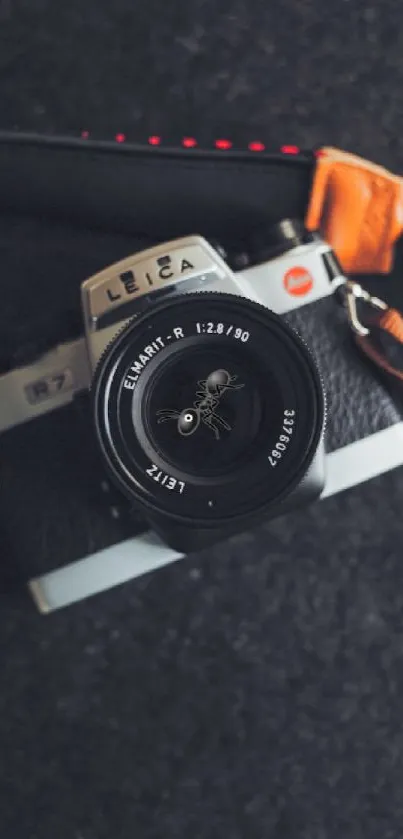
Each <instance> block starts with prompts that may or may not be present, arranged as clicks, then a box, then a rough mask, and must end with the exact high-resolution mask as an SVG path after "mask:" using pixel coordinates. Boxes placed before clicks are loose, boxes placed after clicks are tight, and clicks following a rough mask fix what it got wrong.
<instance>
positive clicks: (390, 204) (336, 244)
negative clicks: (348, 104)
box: [305, 147, 403, 274]
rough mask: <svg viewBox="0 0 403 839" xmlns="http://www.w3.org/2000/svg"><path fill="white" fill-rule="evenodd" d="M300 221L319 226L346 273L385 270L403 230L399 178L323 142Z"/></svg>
mask: <svg viewBox="0 0 403 839" xmlns="http://www.w3.org/2000/svg"><path fill="white" fill-rule="evenodd" d="M305 224H306V227H307V228H308V230H320V232H321V234H322V236H323V238H324V239H326V241H327V242H329V244H330V245H332V247H333V249H334V251H335V253H336V255H337V256H338V258H339V261H340V263H341V265H342V267H343V269H344V271H345V272H346V273H347V274H360V273H361V274H362V273H364V274H370V273H378V272H379V273H388V272H389V271H390V270H391V267H392V263H393V246H394V244H395V242H396V240H397V239H398V238H399V236H400V235H401V234H402V231H403V179H402V178H400V177H398V176H397V175H393V174H392V173H391V172H388V170H387V169H384V168H383V167H382V166H377V165H376V164H375V163H370V162H369V161H368V160H363V159H362V158H361V157H358V156H357V155H354V154H348V153H347V152H343V151H339V150H338V149H335V148H332V147H325V148H323V149H322V150H321V151H320V153H319V156H318V158H317V164H316V168H315V174H314V179H313V184H312V192H311V197H310V202H309V206H308V211H307V214H306V218H305Z"/></svg>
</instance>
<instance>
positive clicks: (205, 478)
mask: <svg viewBox="0 0 403 839" xmlns="http://www.w3.org/2000/svg"><path fill="white" fill-rule="evenodd" d="M93 393H94V408H95V420H96V429H97V434H98V439H99V442H100V444H101V448H102V451H103V454H104V457H105V459H106V461H107V464H108V466H109V468H110V469H111V471H112V473H113V474H114V476H115V478H116V479H117V481H118V482H119V484H120V486H121V487H122V489H123V490H124V491H125V492H126V493H127V494H128V495H129V497H130V498H131V499H132V500H134V501H137V502H138V503H139V504H140V505H143V506H144V507H145V508H148V509H149V510H150V511H152V512H154V513H158V512H159V513H162V514H164V515H165V516H171V517H172V519H173V520H175V521H177V522H182V523H188V524H189V523H194V524H197V525H198V526H199V527H203V525H205V526H206V527H209V526H210V527H212V526H213V524H214V526H216V525H218V526H219V525H221V524H223V525H224V524H225V523H227V522H231V521H232V522H233V521H234V520H235V519H236V520H237V521H239V523H240V525H241V526H243V525H244V524H245V525H246V526H247V519H248V517H249V516H251V515H252V514H255V513H256V512H257V511H260V510H263V509H267V508H268V506H270V505H271V504H273V503H276V502H278V501H279V500H281V499H283V498H284V497H285V496H286V495H287V494H288V493H289V492H290V491H292V490H293V489H294V488H295V487H296V486H297V485H298V483H299V482H300V481H302V479H303V477H304V475H305V474H306V472H307V470H308V468H309V466H310V463H311V462H312V459H313V457H314V455H315V452H316V449H317V447H318V444H319V441H320V439H321V435H322V429H323V422H324V405H323V394H322V388H321V383H320V379H319V375H318V373H317V370H316V367H315V364H314V362H313V360H312V358H311V355H310V353H309V352H308V350H307V348H306V347H305V345H304V344H303V343H302V341H301V340H300V339H299V338H298V336H297V335H296V334H295V333H294V332H292V331H291V329H289V328H288V327H287V325H286V324H285V323H284V322H283V321H282V320H281V319H280V318H279V317H278V316H276V315H274V314H273V313H272V312H270V311H269V310H268V309H265V308H264V307H262V306H260V305H258V304H256V303H253V302H251V301H250V300H247V299H244V298H240V297H235V296H233V295H229V294H217V293H196V294H187V295H181V296H178V297H176V298H172V299H171V300H169V301H165V302H163V303H159V304H157V305H156V306H154V307H150V309H149V310H148V311H147V312H146V313H145V314H143V315H141V316H139V317H138V318H137V319H136V320H134V321H132V322H131V323H130V324H129V326H128V327H127V328H126V329H124V330H123V332H122V333H121V334H120V335H119V336H118V337H117V339H116V340H115V341H114V342H113V344H112V345H111V346H110V347H109V349H108V350H107V352H106V354H105V355H104V357H103V359H102V360H101V362H100V364H99V367H98V370H97V373H96V376H95V380H94V385H93Z"/></svg>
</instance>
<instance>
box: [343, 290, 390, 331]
mask: <svg viewBox="0 0 403 839" xmlns="http://www.w3.org/2000/svg"><path fill="white" fill-rule="evenodd" d="M342 288H343V292H344V304H345V307H346V310H347V315H348V319H349V323H350V326H351V329H352V330H353V332H354V333H355V334H356V335H360V336H361V337H365V336H367V335H369V334H370V330H369V329H368V327H367V326H364V324H363V323H361V321H360V318H359V316H358V307H357V302H358V300H362V301H363V302H364V303H367V304H368V305H369V306H370V307H371V308H372V309H378V311H382V312H386V311H387V310H388V308H389V306H388V304H387V303H385V301H384V300H381V299H380V298H379V297H374V296H373V295H372V294H370V293H369V291H367V290H366V289H365V288H363V287H362V285H360V284H359V283H357V282H355V281H354V280H346V281H345V283H343V286H342Z"/></svg>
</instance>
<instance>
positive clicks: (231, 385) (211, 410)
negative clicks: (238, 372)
mask: <svg viewBox="0 0 403 839" xmlns="http://www.w3.org/2000/svg"><path fill="white" fill-rule="evenodd" d="M237 378H238V377H237V376H231V375H230V373H229V372H228V370H214V371H213V372H212V373H210V375H209V376H208V377H207V379H203V380H201V381H198V382H197V386H198V388H200V389H199V390H197V391H196V397H197V398H196V399H195V401H194V402H193V407H192V408H184V409H183V411H170V410H161V411H157V417H158V422H159V423H161V422H166V421H167V420H171V419H175V420H177V428H178V431H179V434H181V435H182V437H190V436H191V435H192V434H194V433H195V431H196V430H197V429H198V427H199V425H200V423H201V422H203V423H204V424H205V425H207V427H208V428H210V429H211V430H212V431H213V432H214V436H215V438H216V440H219V439H220V431H221V430H222V429H225V430H226V431H231V426H230V425H229V424H228V423H227V422H226V420H225V419H223V417H220V415H219V414H217V413H216V410H215V409H216V407H217V405H218V404H219V402H220V399H221V397H222V395H223V393H225V392H226V391H227V390H240V389H241V388H242V387H245V385H243V384H236V379H237Z"/></svg>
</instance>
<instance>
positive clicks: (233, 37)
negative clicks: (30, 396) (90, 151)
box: [0, 0, 403, 839]
mask: <svg viewBox="0 0 403 839" xmlns="http://www.w3.org/2000/svg"><path fill="white" fill-rule="evenodd" d="M137 6H138V8H137V9H135V7H134V4H133V3H129V2H124V0H117V2H116V3H115V4H114V8H112V4H111V3H109V2H107V0H102V1H101V0H89V2H87V3H86V4H82V3H81V2H78V0H71V2H70V3H69V4H63V5H62V4H56V3H52V2H51V0H36V2H32V0H23V1H22V0H19V2H17V1H16V0H2V2H1V4H0V17H1V37H2V44H1V50H0V67H1V81H0V91H1V97H0V117H1V118H0V124H1V127H4V128H18V129H21V130H25V129H36V130H41V131H49V132H54V133H57V132H64V133H75V132H76V133H78V132H79V131H80V129H81V128H82V127H86V128H91V130H92V131H94V132H95V133H98V134H99V135H100V136H110V135H112V134H113V133H114V132H115V131H116V130H123V131H127V132H128V133H132V134H133V135H134V134H136V135H137V136H142V135H146V134H147V133H149V132H150V131H153V132H154V131H163V132H166V133H173V134H175V133H179V132H181V131H185V132H186V133H197V134H198V136H205V137H208V136H209V134H210V133H212V132H215V131H219V132H220V133H221V131H226V132H230V131H234V132H238V131H239V132H241V131H242V128H244V126H245V124H249V125H250V126H251V133H252V129H253V133H254V134H255V133H256V131H257V130H258V128H259V129H260V128H261V129H262V130H264V134H265V136H266V137H267V138H268V139H269V140H270V141H271V142H272V144H278V143H280V142H298V143H300V144H301V145H304V146H310V145H312V144H316V143H320V142H332V143H334V144H336V145H341V146H343V147H345V148H349V149H351V150H354V151H358V152H360V153H363V154H365V155H367V156H370V157H372V158H374V159H377V160H379V161H381V162H383V163H385V164H387V165H389V166H391V167H393V168H395V169H396V170H400V171H403V150H402V145H401V140H400V138H401V134H402V126H403V107H402V90H403V59H402V55H403V17H402V12H401V5H400V3H398V2H397V0H384V2H383V3H382V5H379V6H378V7H372V6H370V5H368V4H367V3H363V2H358V0H356V2H352V1H351V2H349V1H347V2H339V3H337V4H334V6H333V7H332V8H329V9H328V8H326V9H325V7H324V4H323V2H319V0H312V2H308V0H303V2H296V1H295V0H294V2H290V0H288V2H282V3H281V4H280V3H275V4H269V3H264V4H263V3H260V2H259V3H255V4H247V3H245V2H244V1H243V0H242V2H232V3H230V2H226V3H221V4H220V8H219V9H218V7H217V4H216V3H215V2H213V0H209V1H207V0H199V2H180V3H175V4H167V3H163V2H162V0H149V2H148V3H147V4H146V6H145V10H144V11H140V7H139V4H137ZM0 480H1V473H0ZM402 497H403V473H402V471H401V470H399V471H397V472H395V473H391V474H390V475H388V476H384V477H382V478H379V479H377V480H375V481H373V482H371V483H370V484H368V485H366V486H365V487H362V488H360V489H356V490H354V491H351V492H348V493H346V494H344V495H343V496H341V497H339V498H336V499H330V500H328V501H325V502H322V503H321V504H320V505H316V507H314V508H311V509H310V510H308V511H303V512H300V513H298V514H296V515H293V516H289V517H287V518H285V519H282V520H278V521H277V522H275V523H274V524H273V523H272V524H270V525H266V526H264V527H263V528H262V529H261V530H260V531H258V532H256V533H254V534H247V535H244V536H242V537H239V538H237V539H234V540H233V541H232V542H231V543H230V544H229V545H228V547H227V548H226V549H225V550H223V549H222V548H217V549H215V550H214V551H213V552H212V553H211V554H210V555H209V556H206V555H202V556H200V557H197V558H193V559H192V560H191V561H186V562H180V563H178V564H177V565H175V566H172V567H170V568H168V569H165V570H162V571H160V572H158V573H157V574H155V575H152V576H151V577H148V578H144V579H141V580H139V581H136V582H133V583H131V584H129V585H127V586H125V587H123V588H121V589H117V590H115V591H113V592H110V593H108V594H105V595H103V596H101V597H98V598H96V599H94V600H93V601H91V602H89V603H87V604H81V605H79V606H77V607H74V608H72V609H70V610H67V611H64V612H62V613H60V614H56V615H55V616H53V617H50V618H47V619H44V618H40V617H39V616H37V615H36V614H35V612H34V610H33V608H32V606H31V604H30V603H29V601H28V599H27V600H26V601H24V600H23V598H22V597H17V598H8V599H3V600H2V602H1V617H0V623H1V632H0V646H1V668H2V669H1V692H0V711H1V713H0V754H1V756H2V763H3V781H2V789H1V793H0V824H1V834H2V835H4V836H12V837H15V839H54V837H55V836H57V837H58V839H107V838H108V839H109V838H110V837H113V839H126V837H127V838H128V839H129V837H130V839H132V837H136V839H137V837H138V838H139V839H143V837H144V839H154V838H155V839H171V837H173V839H185V837H186V839H188V837H192V839H193V837H194V839H196V837H200V839H215V837H217V839H218V837H219V839H221V837H223V836H225V837H231V839H254V837H256V839H261V837H278V836H281V837H287V839H297V838H298V839H300V837H301V838H302V837H303V839H339V838H340V837H341V836H343V839H361V837H362V839H364V837H365V839H372V837H374V839H375V837H376V839H379V837H380V836H381V837H382V839H392V837H393V839H394V837H396V838H397V837H399V838H400V837H401V836H402V832H403V792H402V790H403V728H402V721H401V720H402V713H401V708H402V691H403V567H402V558H403V557H402V547H401V543H402V523H401V506H402ZM3 524H4V523H3ZM54 526H55V525H54V523H53V525H52V527H54ZM5 532H6V528H4V527H3V534H4V533H5ZM46 532H47V531H46V530H44V533H46ZM49 532H50V531H49ZM61 538H63V534H61ZM2 539H3V543H2V545H1V548H2V556H3V559H4V562H5V564H7V561H9V560H11V559H12V556H13V545H12V544H7V541H6V537H5V536H4V538H3V537H2ZM45 547H46V549H47V546H44V550H45ZM55 564H57V557H55Z"/></svg>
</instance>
